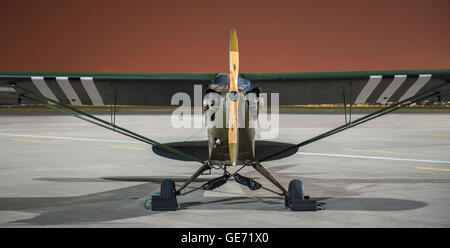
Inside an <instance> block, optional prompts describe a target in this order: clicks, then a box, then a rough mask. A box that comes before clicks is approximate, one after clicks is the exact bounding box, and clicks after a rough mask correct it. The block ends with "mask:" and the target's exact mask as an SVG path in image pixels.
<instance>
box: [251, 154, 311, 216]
mask: <svg viewBox="0 0 450 248" xmlns="http://www.w3.org/2000/svg"><path fill="white" fill-rule="evenodd" d="M253 167H254V168H255V170H256V171H258V172H259V173H260V174H261V175H263V176H264V177H265V178H267V180H269V181H270V182H271V183H273V184H274V185H275V186H277V187H278V188H279V189H280V190H281V191H282V192H283V193H282V194H281V195H284V205H285V206H286V207H288V208H290V209H291V210H292V211H315V210H317V201H315V200H310V199H309V197H305V194H304V189H303V183H302V181H300V180H292V181H291V182H290V183H289V188H288V191H286V189H285V188H284V187H283V186H282V185H281V184H280V183H279V182H278V181H277V180H276V179H275V178H274V177H273V176H272V175H271V174H270V173H269V172H268V171H267V170H266V169H265V168H264V167H263V166H262V165H261V164H260V163H259V162H257V161H256V162H255V164H254V165H253Z"/></svg>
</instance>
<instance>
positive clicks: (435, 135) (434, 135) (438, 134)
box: [428, 133, 445, 137]
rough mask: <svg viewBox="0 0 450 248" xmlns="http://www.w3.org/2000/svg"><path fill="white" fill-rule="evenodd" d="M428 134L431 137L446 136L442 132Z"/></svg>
mask: <svg viewBox="0 0 450 248" xmlns="http://www.w3.org/2000/svg"><path fill="white" fill-rule="evenodd" d="M428 136H431V137H443V136H445V134H440V133H430V134H428Z"/></svg>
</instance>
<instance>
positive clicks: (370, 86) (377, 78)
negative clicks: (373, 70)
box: [355, 75, 383, 104]
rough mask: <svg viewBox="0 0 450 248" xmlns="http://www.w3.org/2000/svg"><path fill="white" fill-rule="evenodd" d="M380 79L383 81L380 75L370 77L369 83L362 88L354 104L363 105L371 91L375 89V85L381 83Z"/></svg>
mask: <svg viewBox="0 0 450 248" xmlns="http://www.w3.org/2000/svg"><path fill="white" fill-rule="evenodd" d="M381 79H383V76H381V75H374V76H370V78H369V81H368V82H367V83H366V85H365V86H364V88H363V89H362V90H361V92H360V93H359V95H358V97H357V98H356V100H355V104H358V103H365V102H366V100H367V98H369V96H370V94H371V93H372V91H373V90H374V89H375V88H376V87H377V85H378V84H379V83H380V82H381Z"/></svg>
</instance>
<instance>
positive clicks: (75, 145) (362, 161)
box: [0, 113, 450, 227]
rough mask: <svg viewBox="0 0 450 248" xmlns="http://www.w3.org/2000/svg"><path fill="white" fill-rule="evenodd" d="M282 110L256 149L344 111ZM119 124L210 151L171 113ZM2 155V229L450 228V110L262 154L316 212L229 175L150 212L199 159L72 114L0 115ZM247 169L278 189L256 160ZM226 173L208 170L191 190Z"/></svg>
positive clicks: (316, 130) (390, 119) (339, 120)
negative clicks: (295, 208) (154, 198)
mask: <svg viewBox="0 0 450 248" xmlns="http://www.w3.org/2000/svg"><path fill="white" fill-rule="evenodd" d="M100 117H101V118H103V119H105V120H109V118H110V117H109V116H108V115H100ZM279 117H280V126H281V127H280V131H279V135H278V138H276V139H273V140H269V141H261V142H258V144H257V148H256V149H257V151H256V152H257V156H258V155H261V154H262V155H265V154H266V153H268V152H271V151H272V150H273V151H276V150H277V149H279V147H282V146H285V145H286V144H295V143H299V142H301V141H303V140H306V139H308V138H310V137H313V136H315V135H317V134H320V133H322V132H325V131H328V130H330V129H332V128H334V127H336V126H338V125H341V124H343V122H344V117H343V115H337V114H281V115H280V116H279ZM353 118H357V116H356V115H355V116H354V117H353ZM116 122H117V124H118V125H121V126H123V127H125V128H128V129H130V130H133V131H135V132H137V133H139V134H142V135H144V136H147V137H149V138H151V139H154V140H157V141H159V142H161V143H171V142H178V143H177V147H181V148H183V147H184V148H185V149H187V150H190V151H192V152H194V153H198V154H199V156H204V154H207V150H206V149H207V148H206V143H205V142H203V141H205V140H206V130H204V129H200V128H192V129H176V128H173V127H172V126H171V124H170V116H169V115H129V114H127V115H118V116H117V119H116ZM258 151H259V153H258ZM0 155H1V159H0V227H30V226H31V227H59V226H64V227H450V215H449V214H448V213H449V212H450V115H449V114H403V113H402V114H391V115H387V116H383V117H381V118H379V119H376V120H373V121H370V122H368V123H364V124H362V125H360V126H358V127H355V128H352V129H350V130H346V131H343V132H341V133H339V134H336V135H333V136H331V137H328V138H326V139H323V140H320V141H318V142H316V143H313V144H310V145H308V146H305V147H304V148H302V149H301V150H300V151H298V152H295V153H293V154H291V155H290V156H287V157H284V158H282V159H278V160H272V161H268V162H265V163H263V165H264V166H265V167H266V168H267V169H268V170H269V171H270V172H271V173H273V175H274V176H275V177H276V178H277V179H278V180H279V181H280V182H281V183H282V184H283V185H285V186H286V187H287V185H288V183H289V181H290V180H292V179H300V180H302V181H303V182H304V184H305V191H306V194H307V195H310V196H311V198H313V199H318V200H319V201H320V202H324V203H325V204H326V205H325V208H326V209H325V210H321V211H315V212H292V211H290V210H289V209H287V208H285V207H284V204H283V202H284V199H283V198H282V197H279V196H277V195H275V194H273V193H271V192H269V191H265V190H263V189H260V190H258V191H251V190H249V189H248V188H246V187H245V186H243V185H240V184H237V183H236V182H234V181H233V180H230V181H229V182H228V183H227V184H225V185H224V186H222V187H220V188H217V189H215V190H213V191H202V190H197V191H194V192H192V193H191V194H187V195H185V196H179V197H178V201H179V202H180V203H181V208H180V209H178V210H177V211H175V212H152V211H150V210H147V209H145V208H144V207H143V203H144V201H145V200H146V199H148V198H150V196H151V195H152V194H155V193H156V192H157V191H159V182H161V181H162V180H163V179H165V178H173V179H175V181H176V182H177V185H180V184H181V183H182V182H183V181H184V180H186V179H187V178H188V177H189V176H190V175H191V174H192V173H193V172H194V171H195V170H196V169H197V168H198V167H199V165H200V164H199V163H197V162H192V161H180V160H177V159H174V158H170V157H167V156H164V154H161V153H158V151H157V150H154V149H152V148H151V147H149V146H148V145H146V144H144V143H140V142H138V141H134V140H132V139H130V138H128V137H125V136H121V135H119V134H116V133H114V132H111V131H109V130H105V129H102V128H100V127H96V126H94V125H92V124H90V123H85V122H83V121H81V120H78V119H75V118H73V117H70V116H65V115H55V114H46V115H26V114H20V115H14V114H8V115H0ZM241 174H242V175H244V176H247V177H251V178H254V179H255V180H256V181H258V182H260V183H261V184H263V185H264V186H266V187H267V188H270V189H273V190H276V188H275V187H274V186H273V185H271V184H270V183H269V182H268V181H266V180H265V179H264V178H263V177H262V176H261V175H259V174H258V173H257V172H256V171H254V170H253V169H252V168H245V169H243V170H242V173H241ZM220 175H221V172H220V171H219V170H213V171H212V175H209V176H201V177H200V178H199V179H198V180H196V181H195V182H194V183H193V184H192V187H190V188H188V190H190V189H193V188H194V187H198V186H200V185H201V184H203V183H204V182H205V181H206V180H208V179H210V178H213V177H217V176H220Z"/></svg>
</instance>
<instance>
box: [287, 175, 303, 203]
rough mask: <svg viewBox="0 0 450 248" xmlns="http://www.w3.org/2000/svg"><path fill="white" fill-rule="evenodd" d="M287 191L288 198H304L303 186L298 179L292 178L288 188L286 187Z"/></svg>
mask: <svg viewBox="0 0 450 248" xmlns="http://www.w3.org/2000/svg"><path fill="white" fill-rule="evenodd" d="M288 193H289V199H301V200H304V199H305V193H304V188H303V183H302V181H300V180H297V179H295V180H292V181H291V182H290V183H289V189H288Z"/></svg>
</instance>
